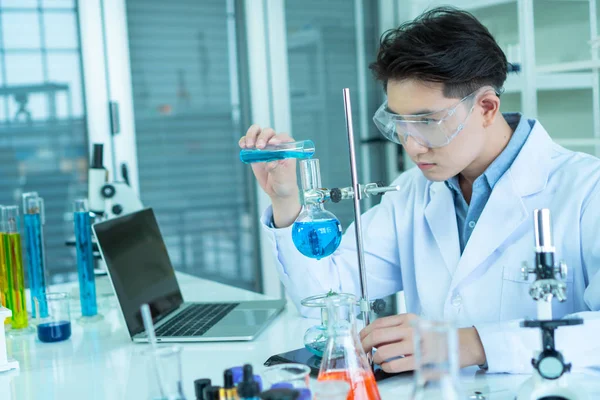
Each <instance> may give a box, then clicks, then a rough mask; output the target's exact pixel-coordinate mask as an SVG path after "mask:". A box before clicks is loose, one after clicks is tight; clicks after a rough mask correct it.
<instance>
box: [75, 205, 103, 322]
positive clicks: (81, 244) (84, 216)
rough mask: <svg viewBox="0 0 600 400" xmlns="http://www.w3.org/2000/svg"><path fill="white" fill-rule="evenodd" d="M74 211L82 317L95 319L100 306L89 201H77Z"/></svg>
mask: <svg viewBox="0 0 600 400" xmlns="http://www.w3.org/2000/svg"><path fill="white" fill-rule="evenodd" d="M73 211H74V212H73V221H74V225H75V247H76V248H77V275H78V277H79V300H80V302H81V315H82V316H83V317H94V316H96V315H98V304H97V302H96V280H95V275H94V254H93V247H92V225H91V219H90V213H89V208H88V206H87V200H86V199H78V200H75V203H74V206H73Z"/></svg>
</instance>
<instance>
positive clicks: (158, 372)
mask: <svg viewBox="0 0 600 400" xmlns="http://www.w3.org/2000/svg"><path fill="white" fill-rule="evenodd" d="M145 355H146V357H147V358H148V360H147V362H146V365H147V366H148V378H149V379H148V381H149V382H151V383H152V384H151V385H149V386H148V390H149V391H150V393H149V397H148V399H152V400H185V396H184V394H183V387H182V383H181V347H179V346H169V347H157V348H156V349H152V348H151V349H149V350H147V351H146V352H145Z"/></svg>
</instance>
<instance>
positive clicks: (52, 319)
mask: <svg viewBox="0 0 600 400" xmlns="http://www.w3.org/2000/svg"><path fill="white" fill-rule="evenodd" d="M69 298H70V296H69V294H68V293H46V295H45V299H44V304H46V306H47V316H46V317H45V318H40V317H39V316H41V315H43V314H42V311H41V310H40V302H39V301H38V299H37V297H36V298H34V299H33V302H34V309H35V310H36V315H38V318H37V334H38V339H40V342H44V343H54V342H62V341H63V340H67V339H68V338H70V337H71V308H70V307H69Z"/></svg>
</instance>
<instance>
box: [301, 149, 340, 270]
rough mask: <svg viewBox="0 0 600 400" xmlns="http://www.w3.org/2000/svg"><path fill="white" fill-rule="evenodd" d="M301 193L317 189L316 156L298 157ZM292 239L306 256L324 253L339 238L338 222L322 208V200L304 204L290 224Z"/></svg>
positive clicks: (323, 254)
mask: <svg viewBox="0 0 600 400" xmlns="http://www.w3.org/2000/svg"><path fill="white" fill-rule="evenodd" d="M300 178H301V182H302V190H303V193H304V192H306V191H308V190H313V189H321V170H320V169H319V160H318V159H316V158H312V159H308V160H302V161H300ZM292 240H293V241H294V245H295V246H296V248H297V249H298V251H299V252H300V253H302V254H304V255H305V256H307V257H310V258H316V259H317V260H320V259H321V258H324V257H327V256H329V255H331V254H333V252H334V251H335V250H337V248H338V247H339V245H340V243H341V241H342V225H341V224H340V221H339V220H338V219H337V217H336V216H335V215H333V214H332V213H330V212H329V211H327V210H325V207H324V206H323V203H316V204H307V203H306V202H305V204H304V205H303V206H302V211H301V212H300V215H298V218H296V221H295V222H294V224H293V225H292Z"/></svg>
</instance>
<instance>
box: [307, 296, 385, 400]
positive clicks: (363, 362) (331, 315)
mask: <svg viewBox="0 0 600 400" xmlns="http://www.w3.org/2000/svg"><path fill="white" fill-rule="evenodd" d="M326 303H327V317H328V321H327V334H328V335H329V338H328V341H327V347H326V348H325V351H324V352H323V361H322V362H321V369H320V371H319V377H318V380H319V381H346V382H348V384H349V385H350V392H349V393H348V398H347V399H348V400H379V399H380V398H381V397H380V395H379V390H378V389H377V383H376V382H375V376H374V375H373V371H372V370H371V367H370V365H369V362H368V361H367V355H366V354H365V352H364V350H363V348H362V346H361V344H360V341H359V339H358V334H357V332H356V318H355V316H354V315H355V313H356V312H357V308H356V299H354V298H353V297H350V296H348V295H334V296H330V297H328V298H327V299H326Z"/></svg>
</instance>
